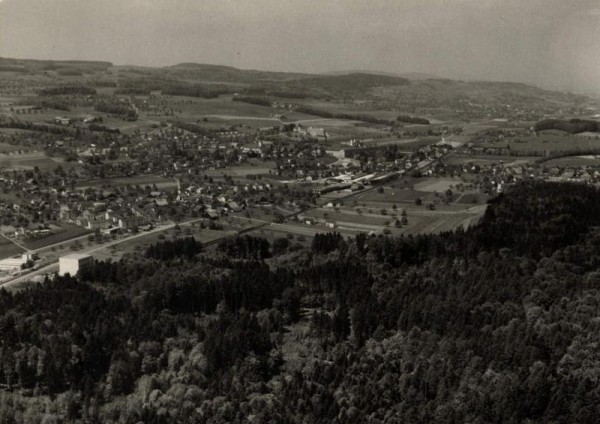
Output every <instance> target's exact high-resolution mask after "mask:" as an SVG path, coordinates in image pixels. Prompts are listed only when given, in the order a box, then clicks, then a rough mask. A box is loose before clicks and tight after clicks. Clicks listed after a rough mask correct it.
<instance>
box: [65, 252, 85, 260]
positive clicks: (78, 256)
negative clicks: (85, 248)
mask: <svg viewBox="0 0 600 424" xmlns="http://www.w3.org/2000/svg"><path fill="white" fill-rule="evenodd" d="M89 257H90V255H88V254H85V253H71V254H70V255H65V256H61V257H60V259H77V260H79V259H85V258H89Z"/></svg>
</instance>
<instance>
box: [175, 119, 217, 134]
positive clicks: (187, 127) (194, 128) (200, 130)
mask: <svg viewBox="0 0 600 424" xmlns="http://www.w3.org/2000/svg"><path fill="white" fill-rule="evenodd" d="M169 123H170V124H171V125H173V126H174V127H175V128H179V129H180V130H184V131H189V132H191V133H194V134H198V135H202V136H207V137H212V136H213V132H212V131H211V130H210V129H208V128H204V127H202V126H200V125H196V124H192V123H191V122H181V121H169Z"/></svg>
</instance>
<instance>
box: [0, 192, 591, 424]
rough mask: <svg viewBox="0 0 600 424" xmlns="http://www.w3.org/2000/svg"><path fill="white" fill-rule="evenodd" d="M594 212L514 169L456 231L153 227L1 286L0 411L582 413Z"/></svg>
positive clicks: (114, 417)
mask: <svg viewBox="0 0 600 424" xmlns="http://www.w3.org/2000/svg"><path fill="white" fill-rule="evenodd" d="M598 225H600V191H599V190H597V189H595V188H593V187H591V186H583V185H575V184H550V183H524V184H521V185H518V186H516V187H513V188H512V189H510V190H509V191H508V192H507V193H506V194H503V195H500V196H499V197H497V198H495V199H494V200H493V201H492V202H491V204H490V206H489V207H488V210H487V212H486V214H485V216H484V217H483V218H482V221H481V223H480V224H478V225H477V226H475V227H473V228H471V229H469V230H466V231H457V232H452V233H444V234H440V235H430V236H418V237H404V238H388V237H367V236H365V235H362V236H357V237H356V238H354V239H344V238H343V237H341V236H340V235H338V234H331V235H320V236H318V237H315V239H314V241H313V243H312V246H311V248H304V247H302V246H300V245H294V244H290V243H287V240H286V241H285V242H284V241H281V240H278V241H276V242H274V243H273V244H272V245H271V244H270V243H269V242H268V241H267V240H264V239H262V238H260V237H253V236H244V237H239V238H232V239H230V240H227V241H225V242H222V243H221V244H220V245H219V246H218V247H217V249H216V250H215V251H210V250H209V249H202V246H201V245H200V244H199V243H197V242H196V241H195V240H193V239H183V240H179V241H163V242H161V243H160V244H158V245H155V246H153V247H151V248H149V249H148V250H147V251H146V252H145V254H143V255H136V256H133V255H132V256H125V257H124V258H123V259H122V260H120V261H119V262H96V263H95V264H94V266H93V267H91V268H90V269H89V270H87V271H86V272H85V273H83V274H81V275H79V276H78V277H77V278H72V277H70V276H65V277H57V278H55V279H54V281H52V282H50V281H47V282H45V283H44V284H41V285H37V286H32V287H31V288H29V289H28V290H26V291H21V292H19V293H14V294H11V293H8V292H6V291H0V334H1V335H2V337H1V338H0V364H1V366H0V384H1V387H2V390H1V391H0V423H3V424H4V423H7V424H8V423H22V422H28V423H42V422H43V423H71V422H74V423H131V424H136V423H139V422H143V423H157V424H158V423H197V422H206V423H298V424H300V423H331V422H334V423H431V422H436V423H457V424H458V423H467V422H468V423H491V422H497V423H549V422H556V423H562V422H577V423H596V422H597V421H598V417H599V416H600V406H599V405H600V385H599V384H598V381H599V379H600V353H599V350H598V345H599V344H600V318H599V317H600V272H598V268H599V267H600V233H599V232H598V231H597V226H598ZM199 252H200V253H199Z"/></svg>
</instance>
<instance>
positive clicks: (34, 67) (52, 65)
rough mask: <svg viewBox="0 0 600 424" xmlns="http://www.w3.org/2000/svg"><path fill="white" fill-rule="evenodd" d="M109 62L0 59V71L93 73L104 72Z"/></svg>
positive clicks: (110, 64)
mask: <svg viewBox="0 0 600 424" xmlns="http://www.w3.org/2000/svg"><path fill="white" fill-rule="evenodd" d="M112 66H113V64H112V63H111V62H102V61H88V60H35V59H12V58H3V57H0V71H11V70H14V71H17V72H28V73H36V72H43V71H46V72H47V71H57V72H58V73H64V74H68V73H69V72H73V73H75V74H76V73H94V72H100V71H106V70H107V69H108V68H111V67H112Z"/></svg>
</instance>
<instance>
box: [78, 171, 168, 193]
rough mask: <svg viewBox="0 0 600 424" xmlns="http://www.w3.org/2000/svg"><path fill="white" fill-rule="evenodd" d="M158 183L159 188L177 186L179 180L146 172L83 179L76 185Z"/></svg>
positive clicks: (97, 185)
mask: <svg viewBox="0 0 600 424" xmlns="http://www.w3.org/2000/svg"><path fill="white" fill-rule="evenodd" d="M153 184H156V186H157V188H161V187H162V188H165V187H176V186H177V182H176V181H175V179H174V178H171V179H169V178H164V177H161V176H160V175H153V174H145V175H136V176H134V177H117V178H104V179H101V180H92V181H81V182H79V183H77V184H76V185H75V187H77V188H79V189H85V188H89V187H101V186H109V187H110V186H112V187H121V186H126V185H140V186H146V185H150V186H151V185H153Z"/></svg>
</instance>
